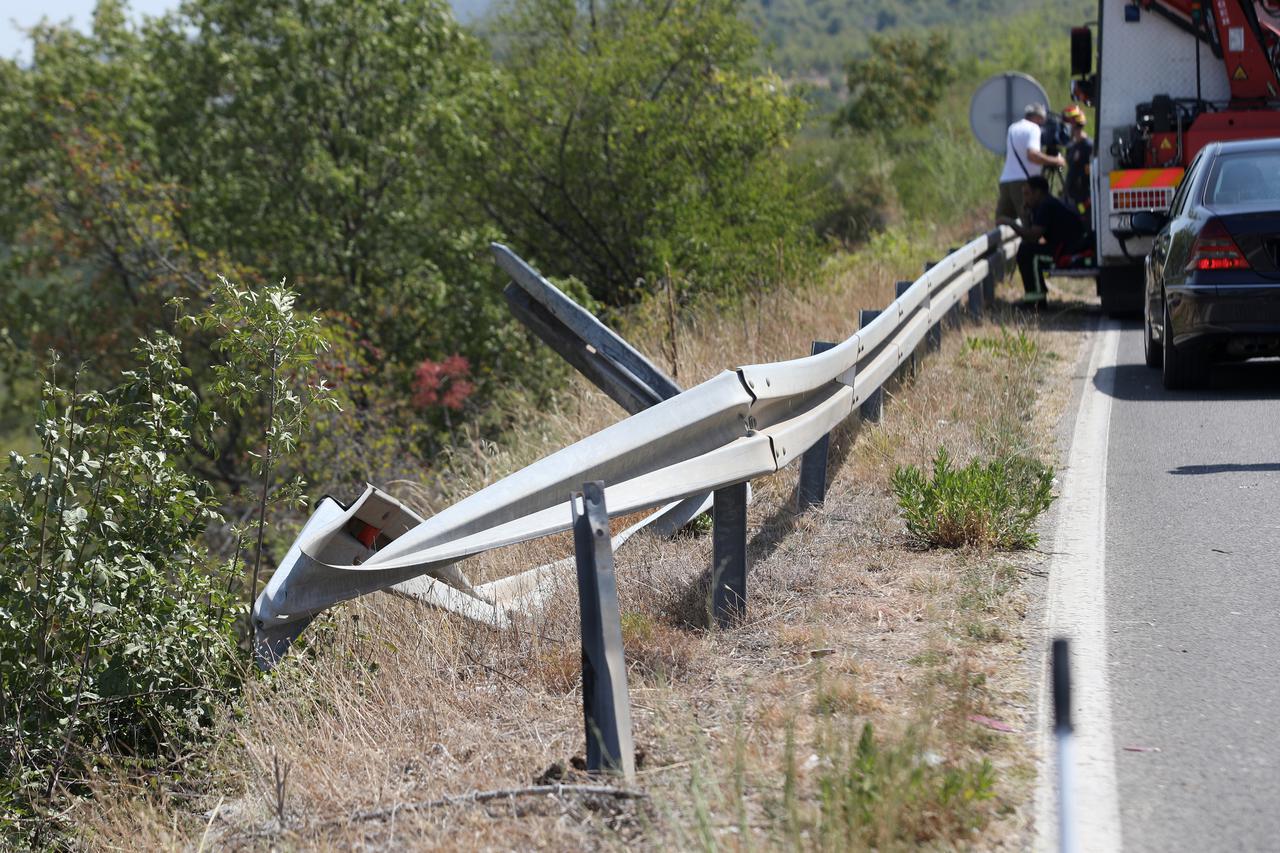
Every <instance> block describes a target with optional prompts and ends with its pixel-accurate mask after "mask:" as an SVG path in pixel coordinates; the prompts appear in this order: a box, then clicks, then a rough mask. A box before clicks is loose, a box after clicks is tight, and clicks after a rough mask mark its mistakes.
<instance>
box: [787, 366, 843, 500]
mask: <svg viewBox="0 0 1280 853" xmlns="http://www.w3.org/2000/svg"><path fill="white" fill-rule="evenodd" d="M834 346H835V344H833V343H831V342H830V341H814V342H813V348H812V349H811V350H810V353H811V354H812V355H817V354H818V353H820V352H826V351H827V350H829V349H831V348H832V347H834ZM830 448H831V433H827V434H826V435H824V436H823V437H822V438H820V439H818V440H817V441H815V442H814V443H813V446H812V447H810V448H809V449H808V450H806V451H805V452H804V455H803V456H801V457H800V482H799V483H798V484H797V485H796V503H797V509H798V510H799V511H800V512H804V511H805V510H806V509H808V508H809V507H811V506H818V505H820V504H821V503H822V502H823V501H825V500H826V497H827V452H828V450H829V449H830Z"/></svg>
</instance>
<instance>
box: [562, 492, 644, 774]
mask: <svg viewBox="0 0 1280 853" xmlns="http://www.w3.org/2000/svg"><path fill="white" fill-rule="evenodd" d="M579 501H581V502H582V511H581V512H579V511H578V502H579ZM569 503H570V506H571V507H572V510H573V549H574V556H575V558H576V560H577V566H578V603H579V607H580V609H581V611H582V715H583V720H584V723H585V727H586V733H587V770H588V771H590V772H593V773H598V772H606V773H614V774H619V775H621V776H622V777H623V778H624V779H625V780H626V781H627V782H634V781H635V777H636V759H635V754H636V750H635V744H634V743H633V742H632V740H631V700H630V698H628V695H627V664H626V660H625V659H624V657H623V653H622V616H621V613H620V612H619V610H618V583H617V579H616V578H615V576H614V573H613V545H612V539H611V536H610V530H609V513H608V512H607V511H606V510H605V505H604V483H603V482H601V481H599V480H596V481H594V482H590V483H583V484H582V491H581V492H579V493H577V494H575V495H573V497H572V499H571V500H570V501H569Z"/></svg>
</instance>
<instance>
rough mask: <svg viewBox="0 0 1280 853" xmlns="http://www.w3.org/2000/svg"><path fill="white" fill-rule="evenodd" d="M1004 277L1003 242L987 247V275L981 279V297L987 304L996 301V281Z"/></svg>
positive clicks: (992, 303)
mask: <svg viewBox="0 0 1280 853" xmlns="http://www.w3.org/2000/svg"><path fill="white" fill-rule="evenodd" d="M1003 279H1004V244H1002V243H1000V242H999V241H996V242H995V245H993V246H991V247H990V248H989V249H987V277H986V278H984V279H983V280H982V298H983V300H984V301H985V302H986V303H987V304H988V305H994V304H995V301H996V283H997V282H999V281H1002V280H1003Z"/></svg>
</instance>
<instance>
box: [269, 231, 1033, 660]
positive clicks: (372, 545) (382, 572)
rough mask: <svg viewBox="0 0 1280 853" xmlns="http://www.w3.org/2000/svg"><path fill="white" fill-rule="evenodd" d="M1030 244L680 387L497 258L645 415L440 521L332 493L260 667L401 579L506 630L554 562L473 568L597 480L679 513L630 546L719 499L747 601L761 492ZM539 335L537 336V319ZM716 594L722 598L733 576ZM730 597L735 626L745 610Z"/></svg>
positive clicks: (298, 553)
mask: <svg viewBox="0 0 1280 853" xmlns="http://www.w3.org/2000/svg"><path fill="white" fill-rule="evenodd" d="M1016 246H1017V239H1016V236H1015V235H1014V234H1013V232H1012V230H1011V229H1009V228H1006V227H1001V228H998V229H995V230H993V231H990V232H988V233H986V234H983V235H982V236H980V237H978V238H976V239H975V240H973V241H971V242H970V243H968V244H966V245H965V246H963V247H961V248H959V249H957V250H955V251H953V252H952V253H950V254H949V255H947V257H946V258H944V259H943V260H942V261H940V262H938V263H937V264H933V265H931V266H930V267H929V268H928V269H927V270H926V272H925V273H924V274H923V275H922V276H921V277H920V278H918V279H917V280H916V281H915V282H914V283H912V284H911V285H910V286H908V287H905V288H903V289H902V292H901V293H900V295H899V296H898V298H897V299H895V300H894V301H893V302H892V303H890V305H889V306H888V307H887V308H885V309H884V310H883V311H880V312H879V314H878V315H877V316H875V317H874V319H872V318H867V319H868V322H866V324H865V325H864V326H862V328H860V329H858V331H857V332H855V333H854V334H852V335H850V336H849V337H848V338H847V339H845V340H844V341H842V342H839V343H837V344H835V345H833V346H831V347H830V348H828V349H825V350H823V351H819V352H815V353H814V354H813V355H810V356H807V357H804V358H798V359H794V360H791V361H783V362H777V363H772V364H756V365H747V366H743V367H739V368H736V369H733V370H726V371H724V372H722V373H720V374H719V375H717V376H715V377H713V378H711V379H709V380H707V381H706V382H703V383H702V384H700V385H698V386H696V387H694V388H690V389H688V390H685V391H679V390H678V387H677V386H675V383H674V382H672V381H671V380H670V379H667V378H666V377H665V376H663V375H662V374H661V371H658V370H657V368H655V367H653V365H652V364H650V363H649V362H648V361H647V359H644V357H643V356H642V355H640V354H639V353H638V352H637V351H636V350H634V348H631V347H630V346H629V345H627V344H626V342H625V341H622V339H621V338H620V337H618V336H617V335H616V334H614V333H613V332H612V331H610V330H608V329H607V328H606V327H604V326H603V324H600V323H599V321H597V320H595V319H594V318H591V322H586V320H585V318H584V317H583V316H582V315H584V314H586V312H584V311H582V309H581V308H578V307H577V306H576V305H574V303H572V301H571V300H569V299H568V297H566V296H564V294H563V293H560V291H558V290H557V289H556V288H555V287H554V286H553V285H551V283H550V282H547V281H546V280H545V279H543V278H542V277H541V276H538V275H537V273H536V272H534V271H533V270H532V269H531V268H530V267H528V265H526V264H524V262H523V261H520V259H519V258H516V257H515V255H514V254H512V253H511V252H510V251H509V250H508V249H506V248H505V247H502V246H496V245H495V247H494V251H495V255H496V256H497V259H498V262H499V263H500V264H501V265H502V266H503V268H504V269H506V270H507V272H508V273H510V274H511V275H512V277H513V279H514V284H516V285H519V286H520V289H521V292H520V293H517V294H515V296H514V297H513V295H512V291H511V290H510V288H509V289H508V301H509V302H511V304H512V306H513V310H516V313H517V315H518V316H519V315H520V313H521V310H523V311H524V312H525V314H527V315H529V316H532V317H534V318H535V319H536V321H537V323H541V325H542V327H543V329H544V331H545V332H546V334H543V332H542V331H539V332H538V333H539V334H540V335H541V336H543V338H544V340H545V339H547V337H548V336H550V337H552V338H554V339H557V340H563V337H562V334H563V333H564V332H566V331H567V332H571V333H573V335H574V336H575V337H576V339H577V341H578V343H577V344H572V345H565V346H563V347H561V346H557V350H558V351H560V352H561V354H562V355H565V357H566V358H567V359H568V360H570V362H571V363H574V365H575V366H576V367H578V368H579V369H580V370H582V371H583V372H584V373H586V374H587V375H588V376H589V377H591V378H592V379H593V381H597V384H600V385H601V387H602V388H604V389H605V390H606V393H610V396H611V397H613V398H614V399H615V400H617V401H618V402H619V403H620V404H621V405H623V406H624V408H626V409H628V410H629V411H633V414H632V415H631V416H630V417H628V418H626V419H625V420H622V421H620V422H618V423H616V424H614V425H612V426H610V427H607V428H606V429H604V430H601V431H600V432H598V433H596V434H594V435H591V436H589V437H587V438H585V439H582V440H581V441H578V442H576V443H575V444H572V445H570V446H568V447H566V448H564V449H562V450H560V451H557V452H556V453H553V454H551V455H550V456H547V457H546V458H544V459H542V460H540V461H538V462H535V463H533V464H532V465H529V466H528V467H526V468H524V469H522V470H520V471H517V472H515V473H513V474H511V475H509V476H507V477H505V478H503V479H502V480H499V481H498V482H496V483H494V484H492V485H490V486H488V487H486V488H484V489H481V490H480V491H478V492H476V493H475V494H473V495H471V496H470V497H468V498H465V499H464V500H462V501H459V502H458V503H456V504H454V505H452V506H450V507H448V508H446V509H444V510H442V511H441V512H440V513H438V514H436V515H435V516H432V517H431V518H429V519H423V518H421V517H420V516H418V515H417V514H416V513H414V512H413V511H412V510H410V509H409V508H408V507H406V506H404V505H403V504H402V503H400V502H399V501H396V500H395V499H394V498H392V497H391V496H389V495H386V494H385V493H383V492H380V491H378V490H377V489H374V488H372V487H370V488H369V489H367V490H366V491H365V493H364V494H363V495H362V496H361V497H360V499H359V500H357V501H356V502H355V503H353V504H352V505H351V506H349V507H344V506H342V505H341V504H339V503H338V502H337V501H334V500H333V499H332V498H326V499H324V500H323V501H321V502H320V503H319V504H318V505H317V508H316V511H315V513H314V514H313V516H312V518H311V519H310V520H309V521H308V522H307V524H306V525H305V526H304V527H303V529H302V531H301V533H300V534H299V536H298V538H297V540H296V541H295V542H294V544H293V546H292V547H291V548H290V550H289V552H288V553H287V554H286V556H285V559H284V560H283V561H282V562H281V564H280V565H279V567H278V568H277V569H276V571H275V573H274V574H273V576H272V578H271V580H270V581H269V582H268V584H267V587H266V589H265V590H264V591H263V592H262V594H261V595H260V596H259V597H258V599H257V602H256V604H255V607H254V626H255V633H256V649H257V653H258V659H259V661H260V663H261V664H262V665H265V666H269V665H271V664H272V663H274V662H275V661H276V660H277V659H278V658H279V657H280V656H281V655H282V654H284V653H285V651H286V650H287V649H288V646H289V644H290V643H291V642H292V641H293V639H295V638H296V637H297V636H298V634H299V633H300V632H301V631H302V630H303V628H305V626H306V625H307V624H308V623H309V622H310V621H311V619H312V618H314V616H315V615H316V614H318V613H320V612H321V611H323V610H325V609H327V608H329V607H332V606H333V605H335V604H337V603H339V602H341V601H345V600H348V599H351V598H355V597H357V596H360V595H364V594H367V593H370V592H375V591H378V590H386V589H393V588H394V589H395V590H396V591H398V592H400V593H402V594H406V595H411V596H414V597H417V598H421V599H423V600H427V601H430V602H432V603H434V604H437V605H439V606H442V607H447V608H449V609H451V610H455V611H457V612H460V613H463V614H464V615H467V616H468V617H470V618H474V619H478V620H481V621H486V622H489V623H491V624H495V625H500V624H503V623H504V622H505V620H506V618H507V612H508V611H509V610H518V609H521V608H522V607H523V606H525V605H527V604H528V603H529V602H530V601H536V600H537V599H538V597H539V596H540V595H543V594H545V586H544V584H543V583H542V580H543V579H545V578H546V577H547V574H548V573H549V572H552V571H554V568H555V567H554V565H553V566H548V567H540V568H538V569H535V570H533V571H532V572H526V573H524V574H522V575H517V576H515V577H513V578H506V579H503V580H500V581H496V582H494V583H491V584H486V585H481V586H472V585H471V584H470V583H469V581H468V580H467V578H466V576H465V575H464V574H463V572H462V571H461V569H460V568H459V567H458V565H457V564H458V563H459V562H460V561H462V560H465V559H466V558H467V557H470V556H473V555H476V554H479V553H482V552H484V551H488V550H491V549H494V548H499V547H502V546H505V545H511V544H515V543H518V542H523V541H527V540H530V539H535V538H538V537H542V536H547V535H550V534H554V533H559V532H561V531H564V530H567V529H569V528H570V527H571V525H572V516H571V513H570V507H569V503H570V496H571V495H572V494H573V493H575V492H577V491H579V490H580V489H581V488H582V484H583V483H586V482H590V481H597V480H598V481H603V482H604V483H605V484H607V485H606V490H605V491H606V496H607V505H608V511H609V515H610V516H611V517H616V516H624V515H629V514H631V513H635V512H638V511H641V510H647V509H651V508H654V507H663V509H662V510H661V511H660V512H658V513H655V514H654V515H653V516H651V517H649V518H646V519H645V520H643V521H641V522H640V523H638V524H637V525H633V527H632V528H629V529H628V530H626V531H623V532H622V533H621V534H618V535H617V536H615V537H614V538H613V544H614V547H617V546H618V545H619V544H620V541H619V540H621V541H625V539H626V538H627V537H629V536H630V535H631V534H632V533H634V532H635V531H636V530H638V529H640V528H641V527H643V526H645V525H646V524H652V525H655V526H659V527H661V526H663V524H664V523H665V526H666V527H667V528H669V529H677V528H678V527H679V526H680V525H683V524H684V523H685V522H687V521H688V520H689V519H691V518H693V517H694V516H696V515H698V514H699V513H701V512H703V511H705V510H706V509H707V507H708V505H709V503H710V502H711V498H710V497H709V495H711V494H713V493H717V494H716V498H717V500H716V504H717V507H716V526H717V531H716V534H715V546H714V550H715V551H716V554H715V556H714V557H713V560H714V563H715V574H716V576H717V577H719V575H720V574H721V571H720V570H721V567H722V565H729V563H730V562H732V560H730V556H731V555H730V554H728V552H727V550H726V551H725V552H724V553H722V543H723V549H730V548H731V547H734V546H733V543H734V540H735V538H741V540H742V541H741V543H740V544H741V550H742V551H743V556H742V559H741V566H740V569H741V575H742V577H741V578H738V579H736V580H735V579H734V578H732V577H727V578H726V584H728V585H729V586H726V589H728V590H729V592H735V591H736V590H737V587H736V586H733V584H735V583H738V582H739V581H740V582H741V589H740V591H737V592H736V595H737V597H738V598H739V599H745V515H746V513H745V500H746V497H745V495H746V492H745V484H747V483H749V481H750V480H752V479H753V478H755V477H760V476H764V475H767V474H772V473H774V472H775V471H778V470H779V469H781V468H782V467H784V466H785V465H788V464H790V463H792V462H794V461H796V460H798V459H799V458H800V457H801V456H802V455H804V453H805V452H806V451H807V450H809V449H810V448H811V447H813V446H814V445H815V444H816V443H818V442H819V441H820V440H821V439H823V438H824V437H825V436H826V435H827V434H828V433H829V432H830V431H831V430H832V429H833V428H834V427H835V426H837V425H838V424H839V423H840V422H841V421H843V420H844V419H845V418H847V417H849V415H851V414H852V413H853V412H854V411H855V410H856V409H858V408H860V407H861V406H863V405H864V404H867V403H869V402H871V401H870V400H869V398H871V397H872V395H873V394H874V393H875V392H877V391H878V390H879V389H880V388H881V386H882V385H883V384H884V383H885V382H886V381H887V380H888V379H889V378H890V377H891V376H892V375H893V374H894V373H895V372H896V371H897V370H898V369H899V368H900V367H901V366H902V365H903V363H904V362H906V361H908V360H909V359H911V358H912V357H913V354H914V353H915V351H916V348H917V347H919V346H921V344H922V343H924V342H925V340H926V337H927V336H929V335H930V334H931V332H932V331H933V330H940V324H941V323H942V322H943V321H944V320H945V319H946V317H947V316H948V315H949V314H951V313H954V312H955V311H957V310H958V308H959V306H960V305H961V304H962V303H964V304H965V305H966V306H967V307H968V308H969V309H970V310H971V311H974V310H978V311H980V310H981V307H982V305H983V303H984V302H985V301H989V300H990V298H991V294H992V292H993V289H994V282H995V280H996V279H997V278H998V277H1000V276H1003V274H1004V270H1005V264H1006V262H1007V260H1008V259H1009V258H1010V257H1012V256H1013V253H1014V251H1015V250H1016ZM569 306H573V308H577V312H574V311H573V310H572V309H571V308H570V307H569ZM852 313H853V312H851V315H852ZM586 316H587V317H589V316H590V315H589V314H586ZM531 327H532V328H534V330H535V331H538V325H537V324H531ZM815 349H816V348H815ZM570 352H571V353H572V357H570V354H566V353H570ZM610 388H613V389H614V390H613V392H611V391H610ZM673 392H678V393H673ZM809 467H811V468H816V466H809ZM821 473H822V476H825V464H824V465H823V470H822V472H821ZM737 504H741V507H738V506H737ZM739 508H740V509H741V511H740V512H739V511H737V509H739ZM722 517H723V518H724V519H725V521H723V522H722ZM722 523H723V524H724V525H729V524H732V525H733V526H734V528H735V529H736V528H738V527H741V536H740V537H735V535H731V533H732V532H731V531H729V530H728V529H725V530H724V531H722V530H721V525H722ZM568 559H569V560H571V559H572V558H568ZM714 591H715V592H716V594H717V595H719V594H720V593H721V592H722V591H721V590H720V587H719V586H718V585H716V586H715V587H714ZM722 598H723V601H717V617H718V618H721V617H726V616H728V615H731V613H732V612H733V610H734V609H735V608H738V607H740V606H741V605H742V604H744V603H745V601H744V600H738V601H734V600H733V598H734V596H733V595H729V596H727V597H726V596H722ZM721 604H723V607H724V608H725V609H724V610H722V609H721Z"/></svg>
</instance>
